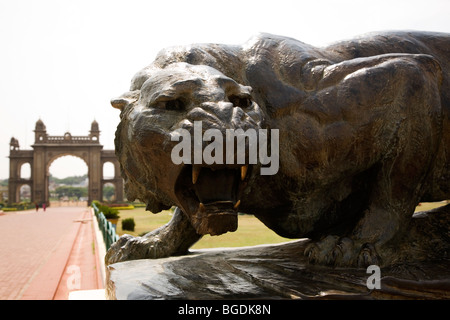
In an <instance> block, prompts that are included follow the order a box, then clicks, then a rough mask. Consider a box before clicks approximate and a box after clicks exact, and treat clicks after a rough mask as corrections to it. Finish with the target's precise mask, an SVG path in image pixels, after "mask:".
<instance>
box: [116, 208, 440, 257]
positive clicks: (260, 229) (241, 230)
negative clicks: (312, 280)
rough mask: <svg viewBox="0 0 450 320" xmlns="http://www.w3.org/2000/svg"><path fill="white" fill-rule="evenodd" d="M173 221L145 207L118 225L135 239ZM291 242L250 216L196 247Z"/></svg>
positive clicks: (168, 213) (124, 214)
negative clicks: (130, 222)
mask: <svg viewBox="0 0 450 320" xmlns="http://www.w3.org/2000/svg"><path fill="white" fill-rule="evenodd" d="M442 205H445V203H443V202H439V203H422V204H421V205H420V206H418V207H417V210H416V211H426V210H430V209H432V208H436V207H439V206H442ZM126 218H134V221H135V223H136V227H135V231H134V232H131V231H127V230H125V231H123V230H122V222H121V220H122V219H126ZM171 218H172V212H171V211H169V210H166V211H162V212H160V213H158V214H153V213H150V212H148V211H145V209H144V208H135V209H133V210H120V219H119V222H118V224H117V233H118V234H119V236H120V235H123V234H125V233H128V234H131V235H133V236H137V235H140V234H142V233H144V232H148V231H151V230H154V229H156V228H158V227H160V226H162V225H164V224H166V223H167V222H169V221H170V219H171ZM290 240H291V239H287V238H283V237H280V236H278V235H277V234H276V233H275V232H273V231H272V230H270V229H269V228H267V227H266V226H265V225H264V224H262V222H260V221H259V220H258V219H256V218H255V217H253V216H250V215H239V220H238V230H237V231H235V232H228V233H226V234H223V235H220V236H214V237H212V236H209V235H207V236H204V237H203V238H202V239H201V240H200V241H199V242H197V243H196V244H195V245H194V246H193V248H196V249H200V248H218V247H242V246H253V245H258V244H269V243H280V242H286V241H290Z"/></svg>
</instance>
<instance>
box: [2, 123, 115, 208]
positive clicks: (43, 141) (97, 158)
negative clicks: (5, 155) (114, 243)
mask: <svg viewBox="0 0 450 320" xmlns="http://www.w3.org/2000/svg"><path fill="white" fill-rule="evenodd" d="M34 132H35V142H34V144H33V145H32V147H33V150H20V148H19V142H18V141H17V139H15V138H12V139H11V144H10V147H11V148H10V155H9V159H10V162H9V163H10V169H9V188H8V189H9V191H8V192H9V198H8V202H9V203H14V202H18V200H19V199H18V194H19V192H18V190H19V189H20V187H21V186H22V185H24V184H28V185H29V186H30V188H31V201H32V202H37V203H44V202H45V203H46V204H47V205H48V204H49V191H48V184H49V183H48V178H49V167H50V165H51V163H52V162H53V161H54V160H56V159H57V158H59V157H62V156H65V155H72V156H75V157H78V158H81V159H82V160H84V162H85V163H86V165H87V167H88V179H89V186H88V203H91V202H92V201H93V200H101V199H102V188H103V184H104V183H107V182H110V183H113V184H114V186H115V190H116V193H115V199H116V200H117V201H123V180H122V178H121V177H120V174H119V170H118V168H119V162H118V161H117V159H116V156H115V154H114V150H103V146H102V145H101V144H100V140H99V137H100V130H99V127H98V123H97V122H96V121H95V120H94V121H93V122H92V124H91V130H90V132H89V135H87V136H72V135H71V134H70V132H66V133H65V134H64V135H63V136H50V135H48V134H47V129H46V127H45V125H44V123H43V122H42V120H38V121H37V122H36V127H35V130H34ZM105 162H111V163H112V164H113V165H114V168H115V173H114V176H113V177H112V178H109V179H104V178H103V164H104V163H105ZM25 163H28V164H29V166H30V171H31V174H30V177H29V178H28V179H26V178H22V177H21V168H22V165H23V164H25Z"/></svg>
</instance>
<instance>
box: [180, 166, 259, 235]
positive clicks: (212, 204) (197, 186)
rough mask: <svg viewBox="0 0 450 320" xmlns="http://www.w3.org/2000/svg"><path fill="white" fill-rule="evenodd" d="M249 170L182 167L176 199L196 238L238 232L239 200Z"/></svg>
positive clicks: (245, 184)
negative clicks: (186, 216) (194, 231)
mask: <svg viewBox="0 0 450 320" xmlns="http://www.w3.org/2000/svg"><path fill="white" fill-rule="evenodd" d="M251 170H252V166H249V165H220V166H219V165H218V166H201V165H185V166H184V167H183V169H182V170H181V172H180V175H179V176H178V178H177V180H176V182H175V195H176V197H177V200H178V202H179V204H180V206H181V208H182V209H183V211H184V212H185V213H187V214H188V216H189V217H190V219H191V223H192V225H193V226H194V228H195V229H196V231H197V233H198V234H201V235H205V234H210V235H220V234H223V233H225V232H228V231H235V230H236V229H237V224H238V223H237V219H238V218H237V213H238V208H239V205H240V204H241V197H242V194H243V191H244V189H245V187H246V186H247V183H248V179H249V176H250V173H251Z"/></svg>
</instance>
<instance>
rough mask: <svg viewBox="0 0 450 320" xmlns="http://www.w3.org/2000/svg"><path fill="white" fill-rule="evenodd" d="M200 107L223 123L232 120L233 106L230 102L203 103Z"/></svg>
mask: <svg viewBox="0 0 450 320" xmlns="http://www.w3.org/2000/svg"><path fill="white" fill-rule="evenodd" d="M202 108H203V110H205V111H206V112H209V113H212V114H214V115H215V116H216V117H217V118H219V120H220V121H222V122H223V123H230V122H231V120H232V117H233V109H234V107H233V104H232V103H231V102H226V101H219V102H215V103H204V104H203V105H202Z"/></svg>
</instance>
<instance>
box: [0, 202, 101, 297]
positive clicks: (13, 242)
mask: <svg viewBox="0 0 450 320" xmlns="http://www.w3.org/2000/svg"><path fill="white" fill-rule="evenodd" d="M98 252H99V250H98V247H97V243H96V241H95V230H94V223H93V220H92V212H91V210H90V208H87V207H59V208H53V207H50V208H47V210H46V211H45V212H44V211H43V210H42V209H39V211H38V212H36V211H35V210H29V211H22V212H16V213H3V214H0V300H6V299H8V300H20V299H27V300H52V299H55V300H57V299H63V300H65V299H68V296H69V292H70V291H77V290H91V289H101V288H103V280H102V275H101V272H100V263H99V259H100V258H99V256H98Z"/></svg>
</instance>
